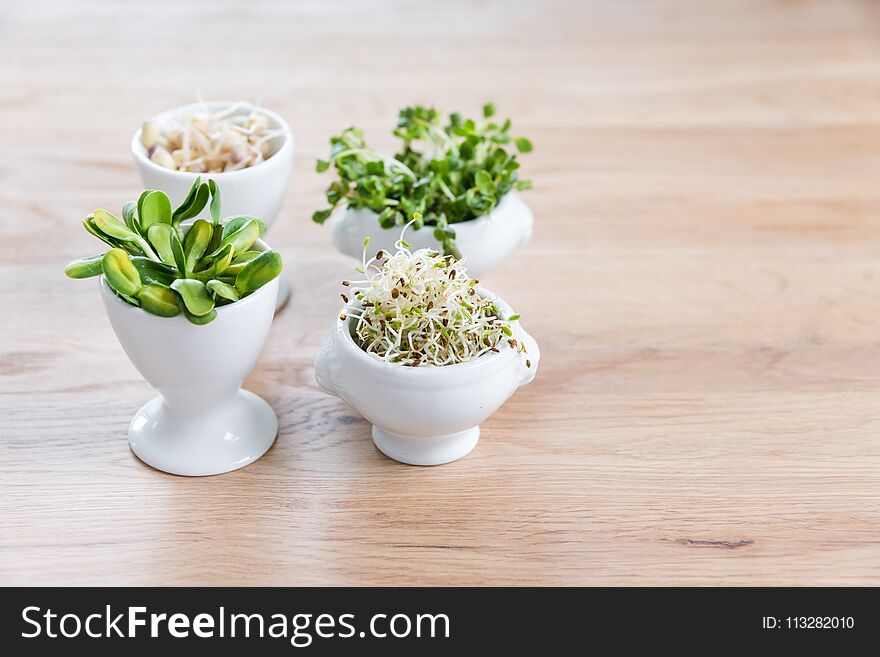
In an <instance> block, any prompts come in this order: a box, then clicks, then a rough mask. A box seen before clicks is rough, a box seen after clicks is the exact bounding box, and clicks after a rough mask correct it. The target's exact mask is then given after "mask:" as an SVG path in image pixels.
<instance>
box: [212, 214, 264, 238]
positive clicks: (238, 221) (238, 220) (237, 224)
mask: <svg viewBox="0 0 880 657" xmlns="http://www.w3.org/2000/svg"><path fill="white" fill-rule="evenodd" d="M249 221H255V222H257V226H259V227H260V237H262V236H263V235H265V234H266V224H265V223H263V221H262V220H261V219H257V218H256V217H251V216H250V215H246V214H241V215H236V216H234V217H227V218H226V219H224V220H223V233H222V237H221V239H222V238H224V237H229V235H231V234H232V233H234V232H235V231H237V230H238V229H239V228H241V227H242V226H244V225H245V224H246V223H247V222H249Z"/></svg>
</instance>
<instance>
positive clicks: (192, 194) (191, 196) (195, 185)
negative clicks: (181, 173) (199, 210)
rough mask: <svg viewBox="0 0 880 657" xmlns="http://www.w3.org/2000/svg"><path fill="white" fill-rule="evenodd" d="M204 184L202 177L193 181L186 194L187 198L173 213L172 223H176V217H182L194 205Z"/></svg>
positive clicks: (197, 177)
mask: <svg viewBox="0 0 880 657" xmlns="http://www.w3.org/2000/svg"><path fill="white" fill-rule="evenodd" d="M201 183H202V177H201V176H196V179H195V180H193V182H192V185H190V186H189V191H188V192H187V193H186V196H185V197H184V198H183V201H181V203H180V205H178V206H177V207H176V208H175V209H174V212H172V213H171V221H172V223H174V219H175V217H178V216H180V215H181V214H182V213H183V212H185V211H186V209H187V208H188V207H189V206H190V205H192V203H193V201H195V199H196V194H197V193H198V191H199V186H200V185H201Z"/></svg>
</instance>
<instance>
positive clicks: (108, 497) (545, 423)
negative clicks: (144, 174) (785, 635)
mask: <svg viewBox="0 0 880 657" xmlns="http://www.w3.org/2000/svg"><path fill="white" fill-rule="evenodd" d="M199 92H201V94H203V95H204V96H205V97H206V98H210V99H224V98H226V99H231V98H242V99H247V100H254V101H261V102H262V103H264V104H265V105H266V106H268V107H270V108H272V109H274V110H276V111H277V112H279V113H281V114H282V115H283V116H285V117H286V118H287V119H288V120H289V122H290V123H291V125H292V126H293V129H294V131H295V134H296V138H297V149H298V150H297V154H296V163H295V172H294V176H293V179H292V181H291V186H290V190H289V193H288V195H287V199H286V202H285V204H284V207H283V210H282V214H281V216H280V217H279V219H278V222H277V223H276V225H275V226H274V227H273V229H272V232H271V233H270V237H271V242H272V243H273V245H274V246H275V247H276V248H279V249H280V250H281V251H282V253H283V254H284V256H285V258H286V264H287V268H288V270H289V271H290V273H291V274H292V276H293V280H294V285H295V292H294V295H295V296H294V298H293V301H292V302H291V304H290V305H289V306H288V307H287V309H286V310H285V311H284V312H283V314H281V315H280V316H279V317H278V319H277V321H276V323H275V325H274V327H273V329H272V333H271V335H270V337H269V340H268V343H267V345H266V348H265V351H264V352H263V355H262V357H261V359H260V362H259V364H258V365H257V367H256V369H255V370H254V372H253V374H252V375H251V377H250V378H249V380H248V382H247V386H248V387H249V388H250V389H252V390H254V391H256V392H257V393H258V394H260V395H263V396H264V397H265V398H266V399H267V400H269V402H270V403H271V404H272V405H273V406H274V408H275V409H276V411H277V412H278V415H279V418H280V426H281V428H280V435H279V438H278V441H277V443H276V445H275V447H274V448H273V449H272V450H271V451H270V452H269V453H268V454H267V455H266V456H265V457H264V458H263V459H262V460H261V461H259V462H258V463H256V464H255V465H253V466H251V467H249V468H246V469H245V470H242V471H239V472H236V473H233V474H229V475H225V476H221V477H213V478H206V479H186V478H180V477H173V476H168V475H164V474H161V473H159V472H156V471H154V470H151V469H150V468H148V467H146V466H143V465H142V464H141V463H140V462H138V461H137V460H136V459H135V458H134V457H133V456H132V454H131V453H130V451H129V450H128V447H127V444H126V427H127V424H128V421H129V419H130V417H131V416H132V415H133V413H134V412H135V410H136V409H137V408H138V407H139V406H140V405H141V404H142V403H143V402H144V401H145V400H146V399H147V398H148V397H149V396H150V395H151V393H152V391H151V389H150V388H149V387H148V385H147V384H146V383H144V382H143V381H142V380H141V379H140V377H139V376H138V374H137V372H136V371H135V370H134V368H133V367H132V366H131V365H130V364H129V362H128V360H127V359H126V357H125V355H124V353H123V351H122V349H121V348H120V346H119V345H118V343H117V342H116V339H115V337H114V335H113V333H112V331H111V329H110V325H109V323H108V321H107V318H106V316H105V315H104V311H103V309H102V306H101V302H100V299H99V295H98V291H97V287H96V284H95V283H94V282H81V281H69V280H66V279H65V278H64V276H63V274H62V270H63V268H64V266H65V264H66V263H67V262H68V260H70V259H72V258H75V257H78V256H84V255H90V254H92V253H94V252H96V251H97V250H98V249H97V248H96V243H95V241H94V240H93V239H92V238H91V237H89V236H88V235H87V234H86V233H85V232H84V231H83V230H82V228H81V226H80V223H79V221H80V219H81V217H82V216H83V215H85V214H86V213H87V212H88V211H90V210H91V209H93V208H95V207H98V206H103V207H108V208H120V207H121V206H122V204H123V203H124V202H125V201H126V200H129V199H132V198H136V196H137V194H138V193H139V191H140V189H141V186H140V181H139V178H138V175H137V173H136V171H135V168H134V166H133V163H132V161H131V157H130V153H129V149H128V142H129V139H130V137H131V134H132V133H133V131H134V130H135V129H136V128H137V127H138V125H139V124H140V122H141V121H142V120H143V119H144V118H147V117H149V116H151V115H153V114H154V113H157V112H159V111H161V110H163V109H165V108H167V107H171V106H174V105H178V104H182V103H187V102H190V101H192V100H194V99H195V98H196V95H197V93H199ZM487 100H494V101H495V102H496V103H497V105H498V108H499V111H500V113H501V114H504V115H510V116H512V117H513V118H514V126H515V132H518V133H521V134H525V135H528V136H529V137H531V138H532V140H533V141H534V143H535V152H534V153H533V154H531V155H529V156H527V157H526V158H524V172H525V173H526V174H527V175H529V176H530V177H531V178H532V179H533V180H534V182H535V189H534V191H532V192H529V193H527V195H526V196H525V198H526V199H527V201H528V202H529V203H530V204H531V206H532V207H533V209H534V212H535V215H536V218H537V221H536V230H535V235H534V239H533V241H532V243H531V244H530V245H529V246H528V247H527V248H525V249H523V250H521V251H520V252H518V253H517V255H516V257H513V258H510V259H509V260H508V261H506V262H505V263H504V264H503V265H502V266H501V267H499V268H498V269H497V270H495V271H493V272H492V273H491V275H489V276H487V277H484V282H485V283H486V285H487V286H488V287H490V288H493V289H495V290H496V291H498V292H499V293H501V294H503V295H504V296H505V297H506V298H508V300H510V301H511V302H512V303H514V304H515V305H516V307H517V308H518V309H519V310H520V311H521V312H522V314H523V323H524V325H525V326H526V327H527V328H528V330H529V331H530V332H532V333H533V334H534V335H535V336H536V338H537V339H538V340H539V342H540V344H541V347H542V351H543V360H542V362H541V369H540V372H539V375H538V378H537V379H536V381H535V382H534V383H533V384H532V385H531V386H529V387H527V388H523V389H522V390H520V391H519V392H518V393H517V394H516V395H515V396H514V397H513V398H512V399H511V400H510V401H509V402H508V403H507V405H506V406H504V408H503V409H502V410H501V411H499V412H498V413H497V414H496V415H495V416H494V417H493V418H492V419H491V420H489V421H488V422H487V423H486V424H485V425H484V427H483V437H482V440H481V442H480V444H479V447H478V448H477V450H476V451H475V452H473V454H472V455H470V456H469V457H467V458H466V459H464V460H462V461H460V462H458V463H455V464H452V465H448V466H443V467H438V468H430V469H424V468H413V467H407V466H404V465H400V464H397V463H395V462H392V461H390V460H388V459H386V458H384V457H383V456H382V455H381V454H379V453H378V452H377V451H376V450H375V449H374V448H373V446H372V443H371V442H370V437H369V427H368V425H367V424H366V423H365V422H364V421H363V420H362V419H360V418H359V417H356V415H355V414H354V412H353V411H352V410H351V409H350V408H348V407H347V406H346V405H345V404H344V403H343V402H341V401H340V400H338V399H336V398H334V397H329V396H327V395H325V394H324V393H323V392H321V391H320V390H319V389H318V388H317V386H316V384H315V381H314V372H313V365H312V363H313V357H314V354H315V351H316V350H317V348H318V346H319V344H320V343H321V341H322V340H323V338H324V336H325V334H326V331H327V330H328V328H329V326H330V324H331V323H332V320H333V317H334V314H335V313H336V312H337V306H338V304H339V301H338V294H337V292H338V281H339V280H340V278H342V277H344V276H346V275H348V273H349V271H350V266H351V262H350V261H349V260H347V259H346V258H344V257H342V256H340V255H338V254H337V253H336V252H335V251H334V250H333V248H332V246H331V243H330V235H329V230H327V229H325V228H322V227H319V226H316V225H313V224H312V223H311V221H310V219H309V216H310V214H311V212H312V211H313V210H314V209H315V208H316V207H318V206H320V205H321V204H322V200H321V198H322V189H323V187H324V186H325V185H326V184H327V182H328V181H329V177H327V176H319V175H318V174H316V173H315V172H314V169H313V165H314V160H315V158H316V157H317V156H319V155H323V154H325V153H326V150H327V138H328V137H329V136H330V135H331V134H333V133H334V132H336V131H338V130H340V129H342V128H344V127H346V126H347V125H349V124H352V123H356V124H359V125H361V126H363V127H364V128H366V130H367V132H368V135H369V137H370V138H371V139H373V140H374V141H375V142H377V143H378V144H379V145H380V146H383V147H390V145H391V143H392V140H391V137H390V135H389V133H390V129H391V127H392V124H393V122H394V120H395V116H396V110H397V108H399V107H400V106H402V105H404V104H407V103H410V102H413V101H425V102H434V103H436V104H438V105H440V106H442V107H444V108H448V109H459V110H462V111H465V112H468V113H476V112H478V111H479V107H480V105H481V103H483V102H485V101H487ZM0 144H2V147H0V152H2V158H0V207H2V211H0V230H2V242H0V244H2V245H3V250H2V257H0V304H2V306H0V328H2V341H0V583H3V584H25V585H30V584H154V585H158V584H625V585H630V584H737V585H738V584H761V585H769V584H844V585H853V584H874V585H877V584H880V440H878V438H880V339H878V337H880V336H878V319H880V310H878V309H880V306H878V302H880V232H878V231H880V182H878V180H880V178H878V170H880V6H878V3H870V2H843V1H828V2H808V1H794V0H791V1H777V2H771V1H765V2H746V1H729V2H728V1H719V2H711V3H709V2H700V1H698V0H694V1H692V2H688V1H669V2H610V1H608V2H582V1H581V2H558V1H555V0H544V1H542V2H531V1H528V2H502V1H498V2H489V1H481V2H465V1H463V0H462V1H460V2H459V1H450V0H442V1H440V0H438V1H433V0H431V1H424V2H415V1H413V2H360V1H355V0H350V1H348V2H334V1H330V0H313V1H307V2H282V1H280V0H279V1H277V2H257V1H250V2H247V3H242V2H233V1H231V0H213V1H212V2H205V3H200V2H177V1H171V0H166V1H159V2H157V1H153V2H149V3H146V2H130V3H121V2H97V1H89V2H86V1H81V2H61V1H55V2H51V1H34V0H22V1H18V2H16V1H12V2H8V1H7V2H4V3H3V5H2V8H0Z"/></svg>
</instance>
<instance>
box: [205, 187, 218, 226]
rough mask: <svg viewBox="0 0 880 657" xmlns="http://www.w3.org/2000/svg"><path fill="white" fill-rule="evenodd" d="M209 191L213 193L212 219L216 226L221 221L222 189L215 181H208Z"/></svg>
mask: <svg viewBox="0 0 880 657" xmlns="http://www.w3.org/2000/svg"><path fill="white" fill-rule="evenodd" d="M208 190H209V191H210V192H211V218H212V219H213V220H214V223H215V224H216V223H217V222H218V221H220V188H219V187H217V183H216V182H214V180H213V179H211V180H209V181H208Z"/></svg>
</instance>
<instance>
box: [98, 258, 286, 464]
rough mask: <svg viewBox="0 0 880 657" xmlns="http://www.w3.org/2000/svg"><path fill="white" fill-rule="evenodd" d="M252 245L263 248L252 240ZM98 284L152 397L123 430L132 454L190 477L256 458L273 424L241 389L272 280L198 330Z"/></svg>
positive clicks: (266, 318) (265, 328) (269, 304)
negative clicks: (152, 312)
mask: <svg viewBox="0 0 880 657" xmlns="http://www.w3.org/2000/svg"><path fill="white" fill-rule="evenodd" d="M254 248H258V249H260V250H264V249H266V248H267V246H266V244H265V243H263V242H262V241H258V242H257V245H256V246H255V247H254ZM100 280H101V293H102V297H103V299H104V306H105V308H106V309H107V315H108V317H109V318H110V323H111V325H112V326H113V330H114V331H115V332H116V337H117V338H118V339H119V342H120V344H121V345H122V348H123V349H125V353H126V354H127V355H128V358H129V359H130V360H131V362H132V364H133V365H134V366H135V367H136V368H137V370H138V371H139V372H140V373H141V375H143V377H144V378H145V379H146V380H147V382H148V383H149V384H150V385H151V386H153V387H154V388H155V389H156V390H157V392H158V393H159V395H158V396H157V397H155V398H154V399H152V400H150V401H149V402H147V403H146V404H145V405H144V406H143V407H142V408H141V409H140V410H139V411H138V412H137V414H136V415H135V416H134V419H133V420H132V421H131V424H130V425H129V429H128V437H129V445H130V446H131V450H132V451H133V452H134V453H135V454H136V455H137V457H138V458H140V459H141V460H142V461H144V462H145V463H147V464H148V465H151V466H153V467H154V468H156V469H157V470H162V471H164V472H170V473H172V474H177V475H189V476H205V475H215V474H221V473H224V472H229V471H231V470H237V469H238V468H243V467H244V466H246V465H248V464H250V463H253V462H254V461H256V460H257V459H258V458H260V457H261V456H262V455H263V454H264V453H265V452H266V451H267V450H268V449H269V448H270V447H271V446H272V443H273V442H275V436H276V435H277V433H278V419H277V417H276V416H275V412H274V411H273V410H272V408H271V407H270V406H269V404H267V403H266V402H265V401H263V400H262V399H261V398H260V397H258V396H257V395H255V394H253V393H251V392H248V391H246V390H242V389H241V384H242V381H244V379H245V377H246V376H247V375H248V373H249V372H250V371H251V369H253V367H254V364H255V363H256V361H257V357H258V356H259V355H260V351H261V350H262V348H263V344H264V343H265V341H266V337H267V336H268V334H269V328H270V327H271V326H272V317H273V315H274V313H275V301H276V299H277V297H278V279H277V278H276V279H275V280H273V281H271V282H269V283H267V284H266V285H264V286H263V287H261V288H260V289H258V290H256V291H255V292H253V293H252V294H250V295H248V296H247V297H245V298H244V299H242V300H240V301H237V302H235V303H233V304H230V305H227V306H222V307H220V308H217V317H216V319H214V321H212V322H210V323H208V324H205V325H202V326H197V325H195V324H192V323H191V322H189V320H187V319H186V318H185V317H184V316H183V315H182V314H180V315H178V316H176V317H157V316H155V315H151V314H149V313H147V312H145V311H144V310H142V309H140V308H138V307H136V306H132V305H131V304H128V303H126V302H125V301H123V300H122V299H120V298H119V297H117V296H116V294H114V293H113V291H112V290H111V289H110V286H109V285H107V282H106V281H105V280H104V277H103V276H102V277H101V279H100Z"/></svg>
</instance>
